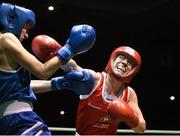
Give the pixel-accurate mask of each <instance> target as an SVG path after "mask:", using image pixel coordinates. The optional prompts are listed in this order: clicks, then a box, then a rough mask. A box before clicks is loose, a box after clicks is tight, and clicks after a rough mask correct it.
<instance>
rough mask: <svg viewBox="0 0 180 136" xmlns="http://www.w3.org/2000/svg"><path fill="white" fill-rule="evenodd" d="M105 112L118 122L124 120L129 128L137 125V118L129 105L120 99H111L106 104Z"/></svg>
mask: <svg viewBox="0 0 180 136" xmlns="http://www.w3.org/2000/svg"><path fill="white" fill-rule="evenodd" d="M107 112H108V114H109V116H110V117H111V119H112V120H115V121H117V122H118V123H120V122H121V121H123V122H125V123H126V124H127V125H128V126H129V127H130V128H134V127H136V126H137V125H138V123H139V119H138V117H137V116H136V115H135V114H134V113H133V111H132V110H131V109H130V107H129V105H128V104H127V103H126V102H125V101H124V100H121V99H117V100H114V101H112V102H111V103H110V104H109V105H108V109H107Z"/></svg>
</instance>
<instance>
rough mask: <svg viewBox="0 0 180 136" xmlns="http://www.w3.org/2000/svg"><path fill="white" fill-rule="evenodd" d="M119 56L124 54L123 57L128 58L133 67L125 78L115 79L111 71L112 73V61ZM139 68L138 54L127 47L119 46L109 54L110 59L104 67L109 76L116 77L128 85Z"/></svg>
mask: <svg viewBox="0 0 180 136" xmlns="http://www.w3.org/2000/svg"><path fill="white" fill-rule="evenodd" d="M119 54H124V55H125V56H129V57H130V58H131V59H132V60H133V61H134V62H135V66H134V68H133V69H132V71H131V72H130V73H129V74H128V75H127V76H126V77H117V76H116V75H115V74H114V73H113V71H112V66H113V63H114V59H115V58H116V57H117V56H118V55H119ZM140 67H141V56H140V55H139V53H138V52H137V51H136V50H134V49H132V48H130V47H128V46H121V47H118V48H116V49H115V50H114V51H113V52H112V53H111V57H110V59H109V62H108V64H107V66H106V71H107V73H109V74H110V75H111V76H114V77H116V78H117V79H119V80H121V81H123V82H126V83H129V82H130V81H131V79H132V77H133V76H134V75H135V74H136V73H137V72H138V71H139V69H140Z"/></svg>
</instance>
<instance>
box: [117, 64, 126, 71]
mask: <svg viewBox="0 0 180 136" xmlns="http://www.w3.org/2000/svg"><path fill="white" fill-rule="evenodd" d="M116 69H117V71H120V72H121V71H122V72H123V73H125V72H126V71H127V70H126V68H125V67H123V66H122V65H121V64H118V65H117V66H116Z"/></svg>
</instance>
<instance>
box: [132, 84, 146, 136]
mask: <svg viewBox="0 0 180 136" xmlns="http://www.w3.org/2000/svg"><path fill="white" fill-rule="evenodd" d="M128 89H131V91H130V97H129V98H130V99H129V102H128V105H129V107H130V108H131V109H132V110H133V112H134V113H135V114H136V115H137V117H138V119H139V123H138V125H137V126H136V127H134V128H132V129H133V130H134V131H135V132H137V133H143V132H144V131H145V130H146V121H145V119H144V117H143V114H142V111H141V109H140V108H139V104H138V98H137V95H136V93H135V91H134V90H133V89H132V88H131V87H128Z"/></svg>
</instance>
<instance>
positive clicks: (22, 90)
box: [0, 67, 36, 104]
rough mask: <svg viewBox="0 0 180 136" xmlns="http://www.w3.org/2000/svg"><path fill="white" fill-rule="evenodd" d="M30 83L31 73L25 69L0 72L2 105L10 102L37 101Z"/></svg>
mask: <svg viewBox="0 0 180 136" xmlns="http://www.w3.org/2000/svg"><path fill="white" fill-rule="evenodd" d="M30 81H31V73H30V72H29V71H27V70H25V69H24V68H23V67H20V68H19V69H18V70H17V71H5V70H0V104H3V103H4V102H6V101H9V100H19V101H27V102H34V101H36V96H35V95H34V92H33V90H32V88H31V87H30Z"/></svg>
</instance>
